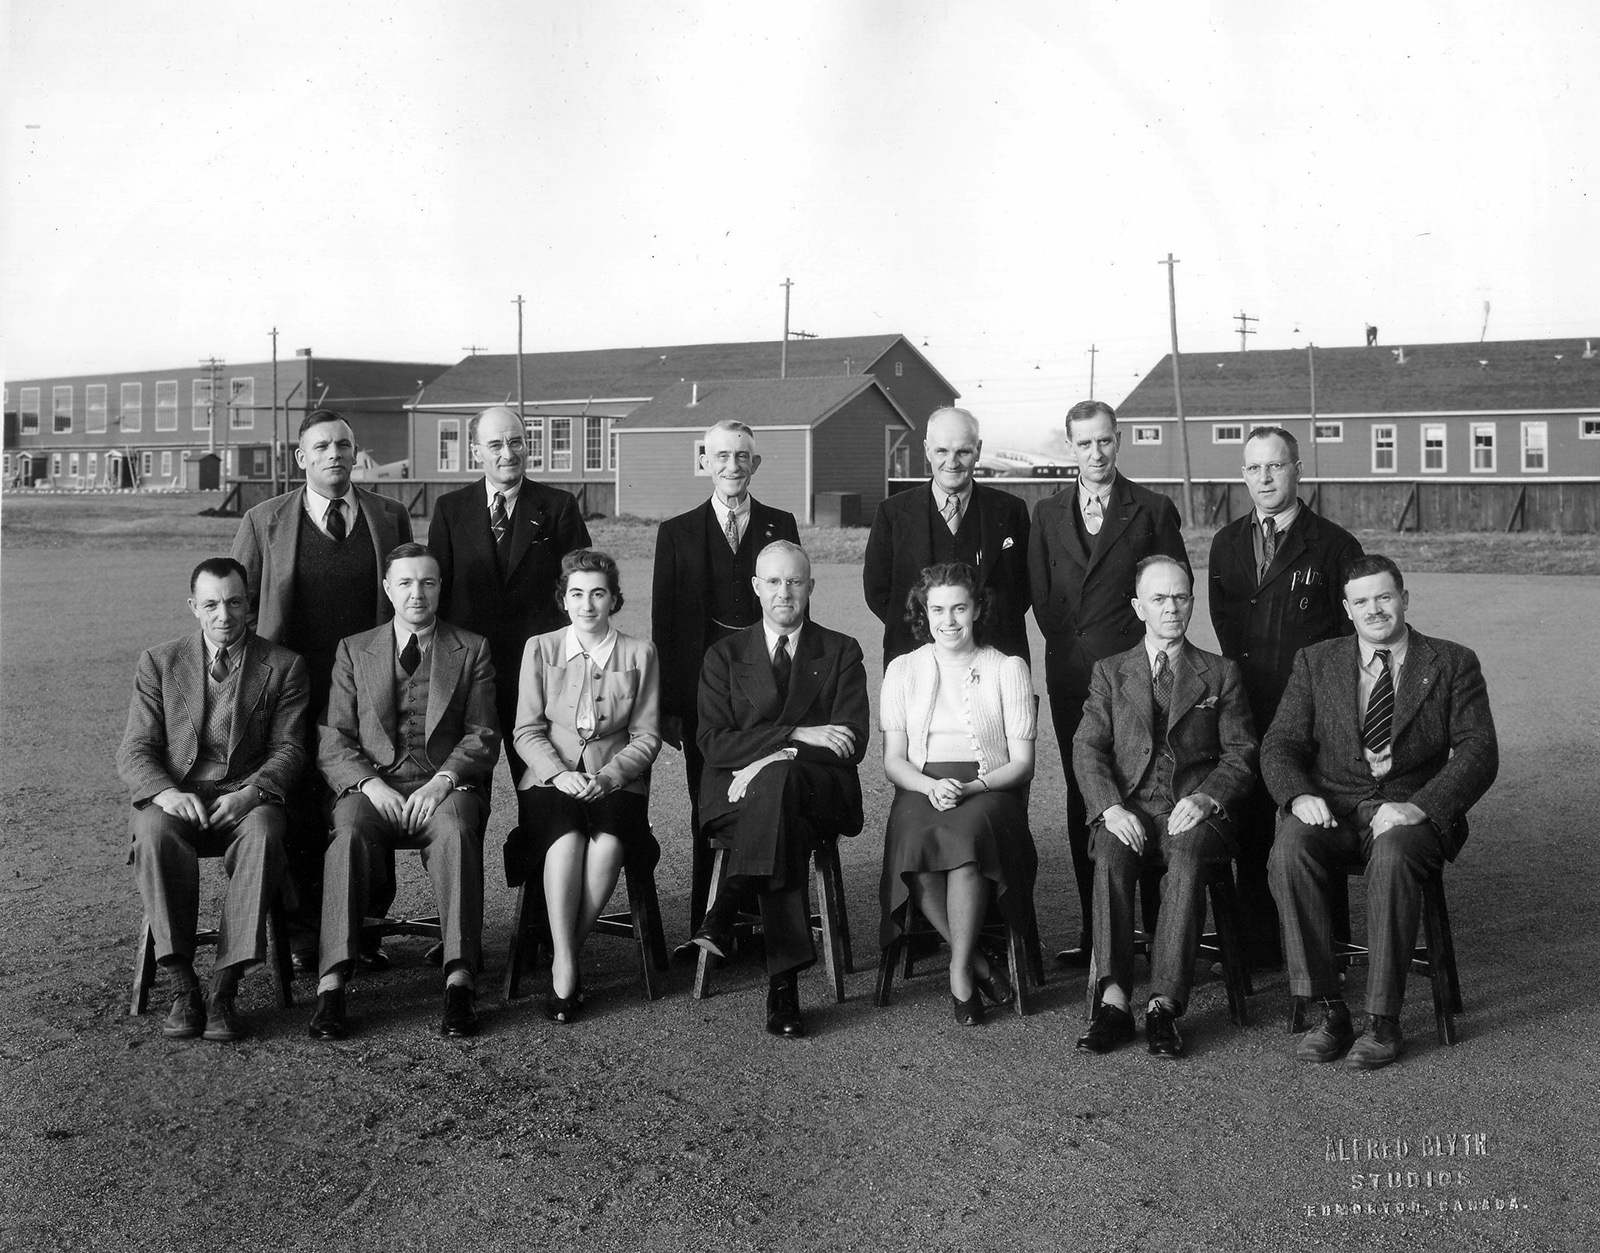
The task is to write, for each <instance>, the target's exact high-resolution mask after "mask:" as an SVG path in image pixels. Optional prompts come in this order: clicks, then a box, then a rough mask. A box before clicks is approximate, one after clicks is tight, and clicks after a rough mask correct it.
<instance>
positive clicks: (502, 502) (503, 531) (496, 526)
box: [489, 492, 511, 551]
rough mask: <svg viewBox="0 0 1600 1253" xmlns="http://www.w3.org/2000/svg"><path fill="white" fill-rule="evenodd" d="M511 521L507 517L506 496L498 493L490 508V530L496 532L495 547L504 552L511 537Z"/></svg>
mask: <svg viewBox="0 0 1600 1253" xmlns="http://www.w3.org/2000/svg"><path fill="white" fill-rule="evenodd" d="M510 522H511V520H510V519H509V518H507V517H506V494H505V493H504V492H496V493H495V494H494V503H493V504H492V505H490V506H489V529H490V530H492V531H493V532H494V546H495V547H496V548H498V549H501V550H502V551H504V549H505V546H506V541H507V540H508V539H509V538H510V537H511V525H510Z"/></svg>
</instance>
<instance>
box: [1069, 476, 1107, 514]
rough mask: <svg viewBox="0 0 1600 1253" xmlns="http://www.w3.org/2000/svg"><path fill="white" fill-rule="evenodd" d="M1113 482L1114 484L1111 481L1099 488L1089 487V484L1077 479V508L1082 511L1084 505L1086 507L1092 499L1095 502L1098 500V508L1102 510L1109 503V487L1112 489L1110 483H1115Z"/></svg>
mask: <svg viewBox="0 0 1600 1253" xmlns="http://www.w3.org/2000/svg"><path fill="white" fill-rule="evenodd" d="M1115 482H1116V480H1115V479H1113V480H1112V482H1111V483H1105V484H1103V485H1101V486H1100V487H1091V486H1090V485H1089V484H1087V483H1085V482H1084V481H1083V480H1082V479H1079V480H1078V508H1080V509H1082V508H1083V507H1084V506H1085V505H1087V504H1088V503H1089V500H1090V498H1091V497H1093V498H1094V499H1096V500H1098V501H1099V502H1100V506H1101V508H1102V509H1103V508H1104V507H1105V506H1106V505H1108V504H1110V503H1111V487H1112V483H1115Z"/></svg>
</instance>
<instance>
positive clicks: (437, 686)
mask: <svg viewBox="0 0 1600 1253" xmlns="http://www.w3.org/2000/svg"><path fill="white" fill-rule="evenodd" d="M462 652H463V649H462V645H461V641H460V639H458V638H457V636H456V633H455V632H454V631H452V630H450V629H449V626H448V624H446V623H443V622H441V623H439V624H438V625H437V626H436V627H434V630H433V664H432V666H431V668H430V669H429V672H428V717H427V719H426V721H425V722H424V723H423V728H422V730H423V740H424V742H427V741H429V740H432V739H433V731H434V728H435V727H437V726H438V725H439V720H440V719H441V718H443V717H444V716H445V714H446V712H448V710H449V708H450V698H451V697H452V696H454V695H455V691H456V686H457V684H458V683H459V682H460V680H461V654H462Z"/></svg>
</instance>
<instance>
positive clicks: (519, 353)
mask: <svg viewBox="0 0 1600 1253" xmlns="http://www.w3.org/2000/svg"><path fill="white" fill-rule="evenodd" d="M512 303H513V304H514V305H516V306H517V421H518V422H521V421H523V420H524V419H523V417H522V293H521V292H518V293H517V298H516V300H514V301H512Z"/></svg>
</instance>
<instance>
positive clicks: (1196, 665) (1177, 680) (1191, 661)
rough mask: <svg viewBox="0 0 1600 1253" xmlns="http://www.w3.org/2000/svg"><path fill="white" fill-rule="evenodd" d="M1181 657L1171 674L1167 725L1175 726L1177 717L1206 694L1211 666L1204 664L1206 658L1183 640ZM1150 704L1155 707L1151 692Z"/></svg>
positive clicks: (1180, 651)
mask: <svg viewBox="0 0 1600 1253" xmlns="http://www.w3.org/2000/svg"><path fill="white" fill-rule="evenodd" d="M1178 654H1179V656H1180V657H1181V658H1182V659H1183V664H1182V665H1181V666H1177V667H1175V670H1176V671H1177V673H1176V674H1174V675H1173V684H1172V705H1171V707H1170V708H1169V709H1168V710H1167V726H1168V727H1175V726H1177V725H1178V719H1180V718H1182V717H1183V715H1184V714H1186V713H1188V712H1189V711H1190V710H1191V709H1193V708H1194V707H1195V705H1196V704H1197V703H1198V702H1199V701H1200V699H1201V698H1202V697H1204V696H1205V694H1206V678H1207V676H1208V675H1210V673H1211V667H1210V666H1209V665H1207V664H1206V659H1205V658H1204V657H1203V656H1201V654H1200V650H1199V649H1197V648H1196V647H1195V646H1194V645H1193V644H1191V643H1189V642H1188V640H1185V641H1184V643H1183V647H1182V648H1181V649H1179V650H1178ZM1150 704H1151V708H1152V710H1153V709H1154V708H1155V694H1154V692H1152V693H1151V696H1150Z"/></svg>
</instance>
